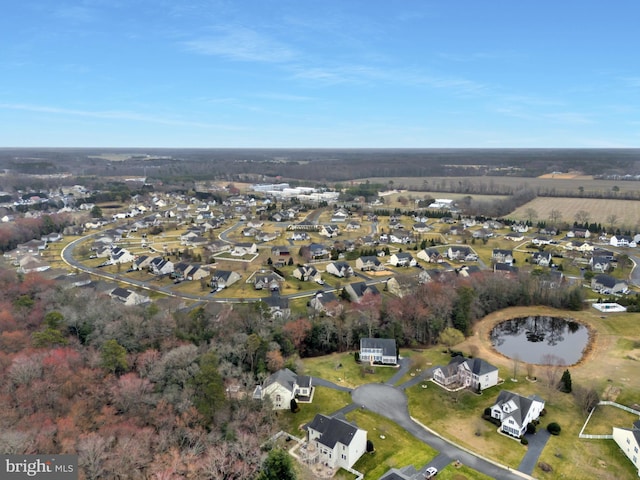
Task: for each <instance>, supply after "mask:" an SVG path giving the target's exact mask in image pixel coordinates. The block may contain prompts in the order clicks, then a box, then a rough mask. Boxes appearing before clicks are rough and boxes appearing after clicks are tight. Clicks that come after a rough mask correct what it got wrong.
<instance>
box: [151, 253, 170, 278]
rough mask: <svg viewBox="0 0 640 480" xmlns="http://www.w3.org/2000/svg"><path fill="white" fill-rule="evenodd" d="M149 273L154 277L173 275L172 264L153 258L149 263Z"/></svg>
mask: <svg viewBox="0 0 640 480" xmlns="http://www.w3.org/2000/svg"><path fill="white" fill-rule="evenodd" d="M149 271H150V272H151V273H153V274H154V275H169V274H171V273H173V262H170V261H169V260H165V259H164V258H162V257H154V258H153V259H151V261H150V262H149Z"/></svg>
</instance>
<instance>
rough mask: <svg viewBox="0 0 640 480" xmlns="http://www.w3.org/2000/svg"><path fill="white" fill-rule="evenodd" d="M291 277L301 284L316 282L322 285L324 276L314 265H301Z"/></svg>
mask: <svg viewBox="0 0 640 480" xmlns="http://www.w3.org/2000/svg"><path fill="white" fill-rule="evenodd" d="M291 275H292V276H293V277H294V278H297V279H298V280H300V281H301V282H316V283H319V284H320V285H322V284H323V283H324V281H323V280H322V274H321V273H320V272H319V271H318V270H317V269H316V267H314V266H312V265H301V266H299V267H298V268H296V269H295V270H294V271H293V272H292V273H291Z"/></svg>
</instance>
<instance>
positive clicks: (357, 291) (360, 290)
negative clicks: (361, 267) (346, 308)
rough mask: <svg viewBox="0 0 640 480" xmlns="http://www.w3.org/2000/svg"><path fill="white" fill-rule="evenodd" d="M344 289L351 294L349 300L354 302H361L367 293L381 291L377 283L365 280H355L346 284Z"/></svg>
mask: <svg viewBox="0 0 640 480" xmlns="http://www.w3.org/2000/svg"><path fill="white" fill-rule="evenodd" d="M344 291H345V292H346V293H347V295H349V300H351V301H352V302H353V303H359V302H360V301H361V300H362V298H363V297H364V296H365V295H367V294H369V295H380V291H379V290H378V289H377V288H376V286H375V285H367V284H366V283H365V282H355V283H350V284H349V285H345V287H344Z"/></svg>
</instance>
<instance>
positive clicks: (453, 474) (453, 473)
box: [437, 463, 493, 480]
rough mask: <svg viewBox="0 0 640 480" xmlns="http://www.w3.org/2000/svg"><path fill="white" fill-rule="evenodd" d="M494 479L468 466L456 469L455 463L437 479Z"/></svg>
mask: <svg viewBox="0 0 640 480" xmlns="http://www.w3.org/2000/svg"><path fill="white" fill-rule="evenodd" d="M492 478H493V477H489V476H488V475H485V474H484V473H480V472H478V471H477V470H474V469H473V468H470V467H467V466H466V465H460V466H457V467H456V466H455V465H454V464H453V463H450V464H449V465H447V466H446V467H445V468H443V469H442V470H440V471H439V472H438V477H437V479H438V480H491V479H492Z"/></svg>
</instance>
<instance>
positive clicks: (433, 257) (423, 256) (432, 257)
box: [416, 248, 444, 263]
mask: <svg viewBox="0 0 640 480" xmlns="http://www.w3.org/2000/svg"><path fill="white" fill-rule="evenodd" d="M416 257H418V258H419V259H420V260H424V261H425V262H429V263H441V262H442V261H443V260H444V257H443V256H442V254H441V253H440V252H439V251H438V250H436V249H435V248H425V249H424V250H420V251H419V252H418V253H417V254H416Z"/></svg>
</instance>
